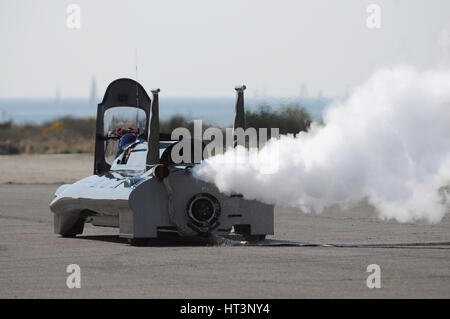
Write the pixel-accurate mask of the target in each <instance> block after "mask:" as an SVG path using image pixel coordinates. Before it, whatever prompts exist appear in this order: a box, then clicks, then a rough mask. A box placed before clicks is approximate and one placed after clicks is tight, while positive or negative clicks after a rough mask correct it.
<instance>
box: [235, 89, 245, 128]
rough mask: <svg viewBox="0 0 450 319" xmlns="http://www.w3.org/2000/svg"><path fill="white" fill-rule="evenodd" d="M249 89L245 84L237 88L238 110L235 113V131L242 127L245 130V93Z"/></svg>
mask: <svg viewBox="0 0 450 319" xmlns="http://www.w3.org/2000/svg"><path fill="white" fill-rule="evenodd" d="M246 88H247V87H246V86H245V84H242V85H238V86H236V87H235V90H236V92H237V94H236V108H235V113H234V125H233V129H234V130H235V129H237V128H239V127H241V128H242V129H243V130H245V111H244V91H245V89H246Z"/></svg>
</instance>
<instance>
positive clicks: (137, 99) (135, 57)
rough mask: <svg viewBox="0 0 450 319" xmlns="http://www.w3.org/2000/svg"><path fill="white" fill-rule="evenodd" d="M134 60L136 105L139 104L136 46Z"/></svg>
mask: <svg viewBox="0 0 450 319" xmlns="http://www.w3.org/2000/svg"><path fill="white" fill-rule="evenodd" d="M134 62H135V67H136V105H137V106H139V90H138V61H137V48H134Z"/></svg>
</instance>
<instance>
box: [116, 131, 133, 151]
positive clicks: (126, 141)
mask: <svg viewBox="0 0 450 319" xmlns="http://www.w3.org/2000/svg"><path fill="white" fill-rule="evenodd" d="M136 139H137V136H136V134H134V133H127V134H125V135H123V136H122V137H121V138H120V140H119V145H118V146H119V153H121V152H122V151H123V150H124V149H125V148H127V147H128V146H130V145H131V144H133V143H134V142H136Z"/></svg>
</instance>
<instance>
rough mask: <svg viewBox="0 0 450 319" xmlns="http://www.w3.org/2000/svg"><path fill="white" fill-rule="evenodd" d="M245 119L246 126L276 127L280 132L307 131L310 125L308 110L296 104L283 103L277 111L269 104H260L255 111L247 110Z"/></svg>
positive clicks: (257, 127)
mask: <svg viewBox="0 0 450 319" xmlns="http://www.w3.org/2000/svg"><path fill="white" fill-rule="evenodd" d="M245 121H246V126H247V127H254V128H256V129H259V128H263V127H265V128H276V127H278V128H279V129H280V134H289V133H292V134H297V133H298V132H301V131H307V130H308V128H309V126H310V125H311V117H310V115H309V114H308V112H307V111H306V110H305V109H304V108H302V107H300V106H299V105H296V104H287V105H283V106H281V107H280V109H279V110H277V111H273V110H272V109H271V107H270V106H269V105H262V106H260V107H259V108H258V109H257V110H256V111H247V112H246V113H245ZM269 133H270V131H269ZM269 135H270V134H269Z"/></svg>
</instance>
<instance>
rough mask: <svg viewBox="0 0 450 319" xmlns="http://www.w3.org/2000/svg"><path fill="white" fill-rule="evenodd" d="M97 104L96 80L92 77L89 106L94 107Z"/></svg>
mask: <svg viewBox="0 0 450 319" xmlns="http://www.w3.org/2000/svg"><path fill="white" fill-rule="evenodd" d="M97 103H98V96H97V80H96V79H95V76H93V77H92V84H91V92H90V94H89V105H91V106H94V107H96V106H97Z"/></svg>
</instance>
